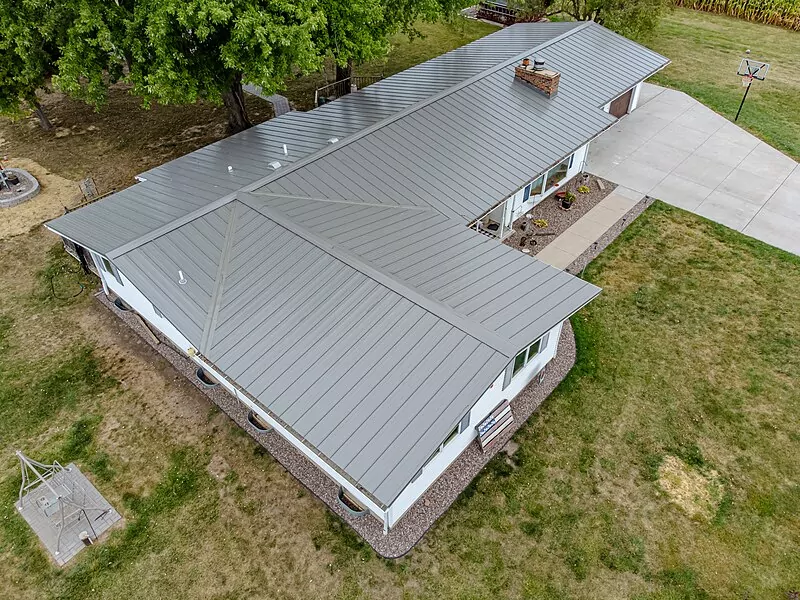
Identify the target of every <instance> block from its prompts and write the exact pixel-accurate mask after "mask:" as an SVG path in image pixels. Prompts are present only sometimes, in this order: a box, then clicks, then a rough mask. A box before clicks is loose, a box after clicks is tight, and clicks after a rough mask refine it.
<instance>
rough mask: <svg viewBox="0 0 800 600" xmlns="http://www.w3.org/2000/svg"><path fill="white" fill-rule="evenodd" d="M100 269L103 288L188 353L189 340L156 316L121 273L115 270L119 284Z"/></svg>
mask: <svg viewBox="0 0 800 600" xmlns="http://www.w3.org/2000/svg"><path fill="white" fill-rule="evenodd" d="M101 267H102V266H101V265H98V271H99V272H100V277H101V278H102V280H103V287H105V288H106V289H107V290H110V291H112V292H114V293H115V294H116V295H117V296H119V297H120V298H122V300H123V301H124V302H125V304H127V305H128V306H130V307H131V308H132V309H133V310H135V311H136V312H137V313H139V314H140V315H141V316H142V317H143V318H144V320H145V321H147V322H148V323H150V324H151V325H152V326H153V327H155V328H156V329H158V330H159V331H160V332H161V333H163V334H164V335H165V336H167V338H169V340H170V341H171V342H172V343H173V344H175V346H177V347H178V348H180V349H181V350H182V351H183V352H184V353H187V352H188V351H189V348H191V347H192V344H191V343H190V342H189V340H187V339H186V338H185V337H183V335H182V334H181V332H180V331H178V330H177V329H176V328H175V327H174V326H173V325H172V323H170V322H169V321H167V319H165V318H164V317H160V316H158V315H157V314H156V312H155V310H153V304H152V303H151V302H150V301H149V300H148V299H147V298H145V297H144V296H143V295H142V293H141V292H140V291H139V290H138V289H136V287H135V286H134V285H133V284H132V283H131V282H130V281H129V280H128V278H127V277H125V274H124V273H122V271H120V270H119V269H117V274H118V275H119V278H120V280H121V281H122V283H121V284H120V282H119V281H117V280H116V278H115V277H114V276H113V275H111V274H109V273H108V272H106V271H105V270H103V269H102V268H101Z"/></svg>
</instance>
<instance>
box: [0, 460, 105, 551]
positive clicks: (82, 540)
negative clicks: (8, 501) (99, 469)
mask: <svg viewBox="0 0 800 600" xmlns="http://www.w3.org/2000/svg"><path fill="white" fill-rule="evenodd" d="M15 454H16V456H17V458H18V459H19V465H20V470H21V472H22V483H21V484H20V488H19V500H18V502H17V510H18V511H19V512H20V514H22V516H23V517H24V518H25V520H26V521H27V522H28V524H29V525H30V526H31V528H32V529H33V530H34V531H35V532H36V534H37V535H38V536H39V538H40V539H41V540H42V542H43V543H44V545H45V546H46V547H47V549H48V550H49V551H50V553H51V554H52V556H53V558H54V559H55V561H56V562H57V563H58V564H59V565H63V564H65V563H66V562H67V561H68V560H69V559H70V558H72V557H73V556H75V555H76V554H77V553H78V552H79V551H80V550H81V548H83V547H85V546H90V545H92V544H93V543H94V542H95V541H96V540H97V538H98V536H100V535H101V534H102V533H103V532H104V531H106V530H107V529H108V528H109V527H111V526H112V525H113V524H114V523H115V522H116V521H118V520H120V518H121V517H120V515H119V513H117V512H116V511H115V510H114V508H113V507H112V506H111V505H110V504H109V503H108V502H106V500H105V499H104V498H103V497H102V496H101V495H100V493H99V492H98V491H97V489H95V487H94V486H93V485H92V484H91V482H89V480H88V479H86V477H84V475H83V474H82V473H81V472H80V470H79V469H78V468H77V467H76V466H75V465H73V464H69V465H67V466H66V467H64V466H62V465H60V464H59V463H58V462H53V463H52V464H45V463H41V462H38V461H36V460H33V459H31V458H28V457H27V456H25V455H24V454H23V453H22V452H21V451H19V450H17V451H16V453H15Z"/></svg>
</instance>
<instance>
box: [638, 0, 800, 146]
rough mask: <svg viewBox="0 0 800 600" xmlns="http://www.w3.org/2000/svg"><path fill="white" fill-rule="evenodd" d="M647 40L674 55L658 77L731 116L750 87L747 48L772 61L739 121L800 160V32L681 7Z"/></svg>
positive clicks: (758, 58) (652, 45) (754, 87)
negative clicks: (744, 79)
mask: <svg viewBox="0 0 800 600" xmlns="http://www.w3.org/2000/svg"><path fill="white" fill-rule="evenodd" d="M647 45H648V46H650V47H651V48H653V49H654V50H656V51H658V52H660V53H662V54H663V55H664V56H667V57H668V58H670V59H671V60H672V65H670V66H669V67H667V68H666V69H665V70H664V71H662V72H661V73H659V74H657V75H656V76H655V78H654V82H655V83H659V84H662V85H666V86H669V87H674V88H676V89H679V90H682V91H684V92H686V93H687V94H689V95H691V96H693V97H694V98H696V99H698V100H700V101H701V102H702V103H703V104H706V105H707V106H709V107H710V108H713V109H714V110H716V111H717V112H719V113H720V114H722V115H724V116H726V117H728V118H729V119H731V120H733V117H734V116H735V115H736V109H737V108H738V107H739V102H740V101H741V99H742V94H743V91H744V90H743V88H742V83H741V77H737V76H736V69H737V67H738V66H739V61H740V59H741V57H742V56H744V51H745V50H746V49H748V48H749V49H750V50H751V51H752V52H751V54H750V56H751V57H752V58H755V59H757V60H762V61H765V62H769V63H770V64H771V67H770V71H769V74H768V76H767V80H766V81H764V82H755V83H754V84H753V87H752V88H751V89H750V93H749V95H748V97H747V102H746V103H745V106H744V108H743V109H742V114H741V116H740V117H739V121H738V124H739V125H741V126H742V127H744V128H745V129H747V130H749V131H750V132H751V133H753V134H755V135H757V136H758V137H760V138H762V139H763V140H764V141H766V142H767V143H769V144H771V145H772V146H774V147H776V148H778V149H779V150H781V151H783V152H785V153H786V154H788V155H789V156H792V157H793V158H795V159H796V160H800V100H798V98H800V33H798V32H796V31H790V30H788V29H781V28H779V27H772V26H769V25H761V24H759V23H750V22H747V21H741V20H738V19H734V18H731V17H725V16H720V15H713V14H709V13H704V12H697V11H693V10H688V9H676V10H675V11H674V12H672V13H671V14H670V15H668V16H667V17H665V18H664V19H663V20H662V22H661V24H660V26H659V27H658V29H657V31H656V32H655V35H654V36H653V38H652V39H651V40H649V41H648V42H647Z"/></svg>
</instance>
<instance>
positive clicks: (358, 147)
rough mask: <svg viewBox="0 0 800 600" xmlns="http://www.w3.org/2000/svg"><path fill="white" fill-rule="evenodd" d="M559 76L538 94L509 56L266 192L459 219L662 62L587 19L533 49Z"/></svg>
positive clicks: (568, 140)
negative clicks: (553, 86) (417, 209)
mask: <svg viewBox="0 0 800 600" xmlns="http://www.w3.org/2000/svg"><path fill="white" fill-rule="evenodd" d="M535 54H536V56H537V57H541V58H544V59H545V61H546V64H547V65H548V66H549V68H552V69H555V70H557V71H559V72H560V73H561V80H560V83H559V90H558V93H557V94H556V95H555V96H554V97H552V98H547V97H545V96H544V95H543V94H541V93H540V92H539V91H538V90H536V89H534V88H533V87H532V86H530V85H528V84H526V83H524V82H521V81H518V80H517V79H516V78H515V77H514V66H515V64H516V63H517V61H518V60H519V57H515V58H512V59H511V60H509V61H506V62H505V63H501V64H499V65H497V66H496V67H493V68H492V69H490V70H489V71H487V72H484V73H482V74H481V75H479V76H477V77H474V78H471V79H468V80H465V81H464V82H462V83H461V84H459V85H457V86H455V87H452V88H449V89H448V90H447V91H446V92H445V93H442V94H440V95H438V96H434V97H432V98H429V99H428V100H426V101H423V102H420V103H419V104H417V105H415V106H414V107H412V108H411V109H409V110H408V111H405V112H403V113H400V114H398V115H395V116H394V117H391V118H389V119H386V120H384V121H382V122H381V123H379V124H378V125H376V126H374V127H372V128H369V129H366V130H363V131H362V132H360V133H358V134H356V135H353V136H351V137H350V138H348V139H347V140H344V141H343V142H342V143H341V146H340V147H339V148H337V149H336V151H335V152H327V153H325V152H322V153H318V154H317V155H314V156H313V157H311V160H310V161H304V163H303V164H302V168H298V169H292V168H289V169H287V170H286V171H282V172H280V173H277V174H276V175H275V176H273V177H272V178H271V179H270V180H269V181H267V182H265V184H264V185H263V186H261V187H260V188H259V189H260V191H263V192H269V193H274V194H284V195H294V196H309V197H317V198H328V199H343V200H362V201H364V202H373V203H400V204H406V205H411V206H429V207H432V208H434V209H435V210H437V211H439V212H441V213H443V214H445V215H448V216H451V217H454V218H457V219H461V220H467V221H470V220H472V219H474V218H477V217H480V216H481V215H483V214H484V213H485V212H486V211H487V210H489V209H490V208H492V207H493V206H494V205H495V204H497V203H498V202H499V201H500V200H503V199H505V198H506V197H508V196H510V195H511V194H513V193H514V192H516V191H517V190H519V189H520V188H522V187H523V186H524V185H525V184H526V183H527V182H529V181H531V180H532V179H534V178H535V177H537V176H538V175H539V174H540V173H542V172H544V171H545V170H547V169H548V168H549V167H550V166H552V165H554V164H556V163H557V162H559V161H560V160H561V159H563V158H564V157H565V156H567V155H569V154H570V153H571V152H573V151H574V150H576V149H577V148H579V147H580V146H582V145H584V144H585V143H586V142H587V141H589V140H590V139H592V138H593V137H595V136H596V135H598V134H599V133H601V132H602V131H604V130H605V129H606V128H608V127H610V126H611V125H612V124H613V123H614V122H615V121H616V118H615V117H613V116H612V115H610V114H608V113H606V112H604V111H603V110H602V107H603V105H605V104H606V103H607V102H608V101H609V100H611V99H613V98H614V97H616V96H617V95H619V94H620V93H622V92H624V91H625V90H627V89H629V88H631V87H632V86H634V85H635V84H636V83H638V82H639V81H641V80H643V79H645V78H646V77H648V76H649V75H651V74H652V73H653V72H654V71H656V70H658V69H660V68H661V67H663V66H664V65H665V64H666V62H667V60H666V59H665V58H664V57H662V56H660V55H659V54H656V53H655V52H652V51H650V50H647V49H646V48H643V47H642V46H639V45H637V44H635V43H633V42H631V41H630V40H627V39H625V38H624V37H622V36H619V35H617V34H615V33H613V32H611V31H609V30H607V29H605V28H603V27H601V26H600V25H597V24H595V23H584V24H582V25H581V26H580V27H579V28H576V29H573V30H571V32H569V33H568V34H567V35H564V36H561V37H557V38H554V39H552V40H550V41H548V42H546V43H545V44H543V45H542V46H540V48H539V49H538V50H537V51H536V52H535Z"/></svg>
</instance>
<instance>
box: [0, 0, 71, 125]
mask: <svg viewBox="0 0 800 600" xmlns="http://www.w3.org/2000/svg"><path fill="white" fill-rule="evenodd" d="M61 13H62V11H61V10H60V7H58V6H56V5H53V6H48V5H47V4H46V3H45V2H42V1H40V0H0V114H4V115H7V116H12V117H18V116H22V115H25V114H29V113H30V112H31V111H33V112H34V113H36V115H37V117H38V118H39V123H40V125H41V126H42V128H44V129H51V128H52V125H51V124H50V120H49V119H48V118H47V115H46V114H45V113H44V110H42V107H41V106H40V104H39V99H38V98H37V96H36V92H37V91H38V90H40V89H42V88H44V87H45V85H46V84H47V83H48V81H49V79H50V76H51V75H52V73H53V70H54V63H55V61H56V59H57V57H58V45H57V41H56V39H55V38H56V37H57V36H58V30H59V28H60V26H58V25H57V24H58V22H59V16H60V15H61Z"/></svg>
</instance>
